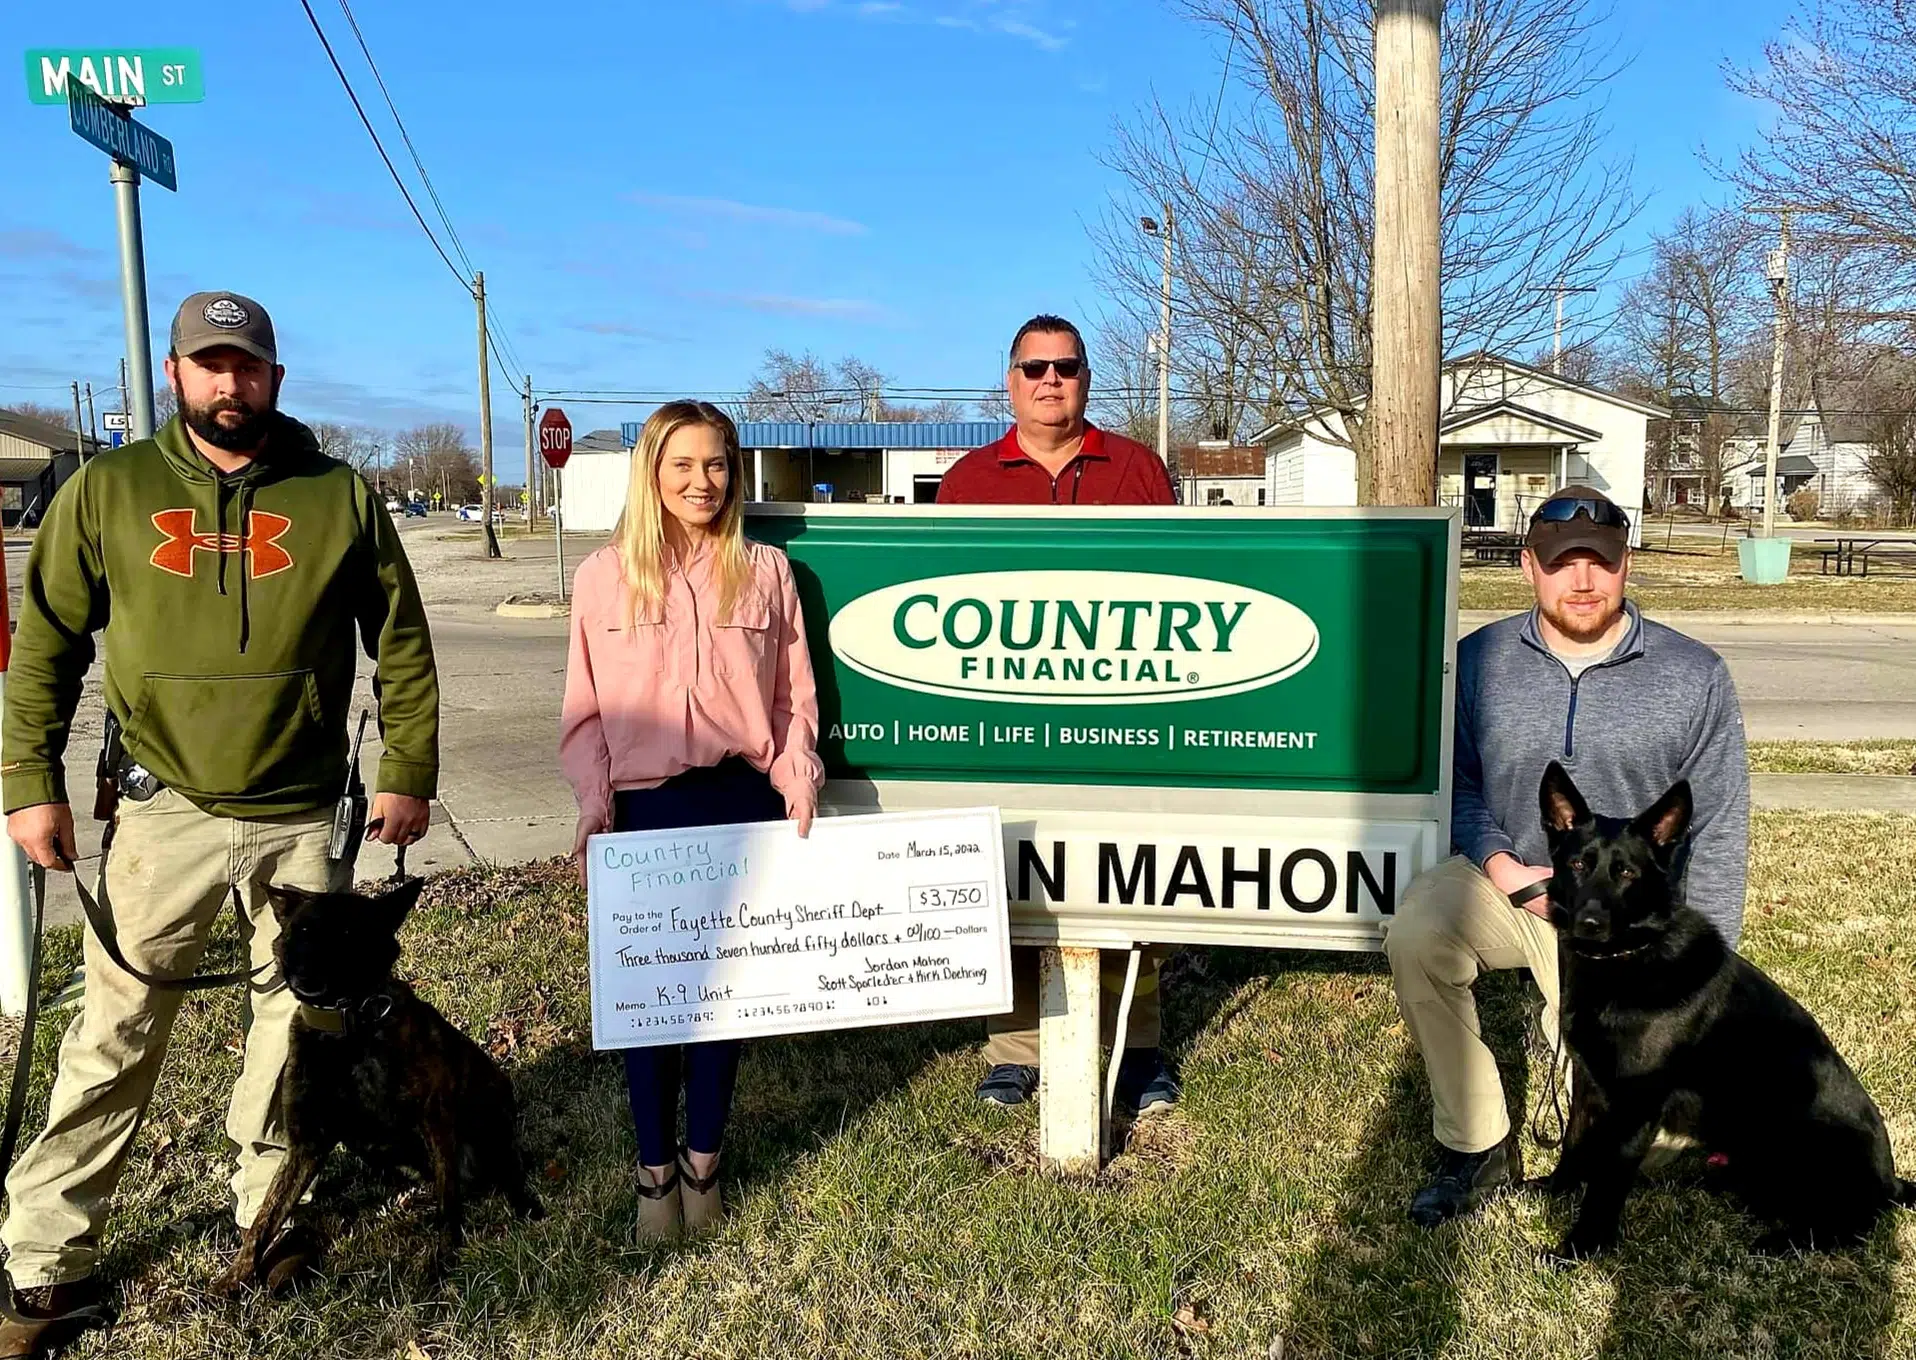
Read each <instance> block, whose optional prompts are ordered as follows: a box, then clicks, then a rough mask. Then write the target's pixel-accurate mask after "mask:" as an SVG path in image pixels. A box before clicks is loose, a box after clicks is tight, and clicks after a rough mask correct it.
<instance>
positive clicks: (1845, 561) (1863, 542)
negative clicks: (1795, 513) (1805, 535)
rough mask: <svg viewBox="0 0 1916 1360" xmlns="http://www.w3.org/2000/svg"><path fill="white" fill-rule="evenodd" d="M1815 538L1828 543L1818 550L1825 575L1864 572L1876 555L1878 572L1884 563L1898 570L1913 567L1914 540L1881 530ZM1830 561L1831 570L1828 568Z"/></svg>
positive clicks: (1858, 574) (1914, 565)
mask: <svg viewBox="0 0 1916 1360" xmlns="http://www.w3.org/2000/svg"><path fill="white" fill-rule="evenodd" d="M1815 542H1817V543H1828V544H1830V545H1832V546H1830V547H1827V548H1824V549H1823V553H1822V558H1823V562H1822V574H1823V575H1825V576H1830V575H1836V576H1868V575H1869V560H1870V558H1871V557H1874V558H1875V559H1876V561H1877V570H1878V572H1879V573H1880V572H1881V570H1882V567H1883V566H1884V565H1885V564H1887V565H1889V566H1891V567H1892V568H1895V569H1898V570H1902V571H1916V541H1912V540H1910V539H1907V538H1888V537H1885V536H1884V535H1881V534H1877V535H1875V536H1873V537H1867V538H1866V537H1861V536H1857V535H1840V536H1838V537H1835V538H1819V539H1816V540H1815ZM1832 564H1834V566H1835V571H1834V572H1832V571H1831V570H1830V568H1831V565H1832Z"/></svg>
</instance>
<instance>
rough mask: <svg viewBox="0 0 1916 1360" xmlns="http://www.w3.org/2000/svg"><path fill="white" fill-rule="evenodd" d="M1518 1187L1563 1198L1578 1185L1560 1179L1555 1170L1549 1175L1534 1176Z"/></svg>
mask: <svg viewBox="0 0 1916 1360" xmlns="http://www.w3.org/2000/svg"><path fill="white" fill-rule="evenodd" d="M1517 1188H1518V1189H1519V1190H1522V1191H1524V1192H1526V1193H1528V1194H1532V1195H1545V1196H1547V1197H1549V1198H1551V1199H1561V1198H1562V1197H1563V1196H1565V1195H1567V1194H1570V1193H1571V1192H1572V1191H1574V1190H1575V1189H1576V1188H1577V1187H1576V1186H1574V1185H1572V1184H1571V1183H1570V1182H1568V1181H1560V1180H1558V1179H1557V1175H1556V1173H1555V1172H1554V1171H1553V1172H1551V1173H1550V1174H1549V1175H1548V1176H1532V1177H1531V1178H1530V1179H1529V1180H1526V1181H1523V1182H1521V1183H1519V1184H1518V1186H1517Z"/></svg>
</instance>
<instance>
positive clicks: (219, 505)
mask: <svg viewBox="0 0 1916 1360" xmlns="http://www.w3.org/2000/svg"><path fill="white" fill-rule="evenodd" d="M213 542H214V543H216V544H218V545H219V570H218V573H217V577H216V579H217V581H218V584H219V588H220V594H222V595H224V594H225V593H226V483H225V481H224V480H222V479H221V478H217V477H216V478H214V479H213Z"/></svg>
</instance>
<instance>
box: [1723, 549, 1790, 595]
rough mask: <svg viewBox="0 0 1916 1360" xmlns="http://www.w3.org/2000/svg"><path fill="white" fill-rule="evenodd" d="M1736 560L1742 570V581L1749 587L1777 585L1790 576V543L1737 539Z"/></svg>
mask: <svg viewBox="0 0 1916 1360" xmlns="http://www.w3.org/2000/svg"><path fill="white" fill-rule="evenodd" d="M1736 560H1737V563H1738V564H1739V565H1740V566H1741V567H1742V568H1743V579H1744V580H1746V581H1748V582H1749V583H1750V584H1751V585H1755V586H1773V585H1779V584H1781V583H1782V582H1783V581H1784V580H1785V579H1786V578H1787V577H1788V576H1789V574H1790V541H1789V539H1787V538H1739V539H1738V540H1737V541H1736Z"/></svg>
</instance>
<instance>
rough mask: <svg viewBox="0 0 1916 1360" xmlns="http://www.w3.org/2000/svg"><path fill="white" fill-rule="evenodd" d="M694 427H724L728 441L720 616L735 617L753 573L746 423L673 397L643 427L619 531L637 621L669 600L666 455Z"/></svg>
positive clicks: (717, 526)
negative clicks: (662, 482) (662, 476)
mask: <svg viewBox="0 0 1916 1360" xmlns="http://www.w3.org/2000/svg"><path fill="white" fill-rule="evenodd" d="M688 425H703V426H705V427H706V428H708V429H712V430H716V431H718V434H719V438H721V439H723V440H724V441H725V468H726V473H727V476H726V479H725V504H724V505H723V506H722V507H721V508H720V509H719V513H718V518H717V519H716V520H714V521H713V524H712V531H713V533H714V535H715V537H716V541H715V542H714V544H713V552H714V554H715V557H714V560H713V563H712V566H713V569H714V570H715V571H716V572H717V573H718V580H719V613H718V616H719V619H720V621H721V622H722V621H724V620H726V619H729V618H731V617H732V607H733V606H734V605H736V604H737V603H738V598H739V596H740V595H742V594H744V593H745V590H746V585H747V582H748V581H750V579H751V574H752V565H751V559H750V558H749V557H748V556H747V554H746V549H745V455H744V454H743V453H742V452H741V451H740V450H739V446H738V426H736V425H734V424H733V423H732V418H731V417H730V416H728V415H726V414H725V412H723V411H721V410H719V408H718V407H716V406H714V405H712V404H711V403H710V402H706V401H668V402H666V403H665V405H663V406H661V407H659V409H658V410H656V411H654V412H653V413H652V415H651V417H650V418H649V419H647V420H646V422H645V428H644V429H643V430H641V431H640V432H639V443H638V446H637V447H636V448H634V449H633V450H632V477H631V481H630V484H629V485H628V486H627V487H626V492H625V512H624V513H623V514H621V515H620V516H619V522H618V525H617V526H616V527H615V528H614V529H613V530H612V542H613V543H614V544H615V545H616V546H617V547H618V550H619V562H620V565H621V566H622V567H623V568H624V570H625V584H626V589H627V590H628V591H630V592H631V596H632V613H633V618H634V619H635V620H637V619H641V618H644V617H645V616H646V615H648V614H657V613H659V612H660V611H662V610H663V608H664V606H665V571H666V565H667V561H666V558H667V553H668V549H667V547H666V543H665V515H666V511H665V506H664V504H663V503H662V502H661V501H660V499H659V459H660V458H661V457H663V456H664V454H665V445H666V441H667V440H669V439H671V437H672V436H673V435H674V434H675V433H677V432H678V431H679V430H682V429H684V428H685V427H686V426H688Z"/></svg>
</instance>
